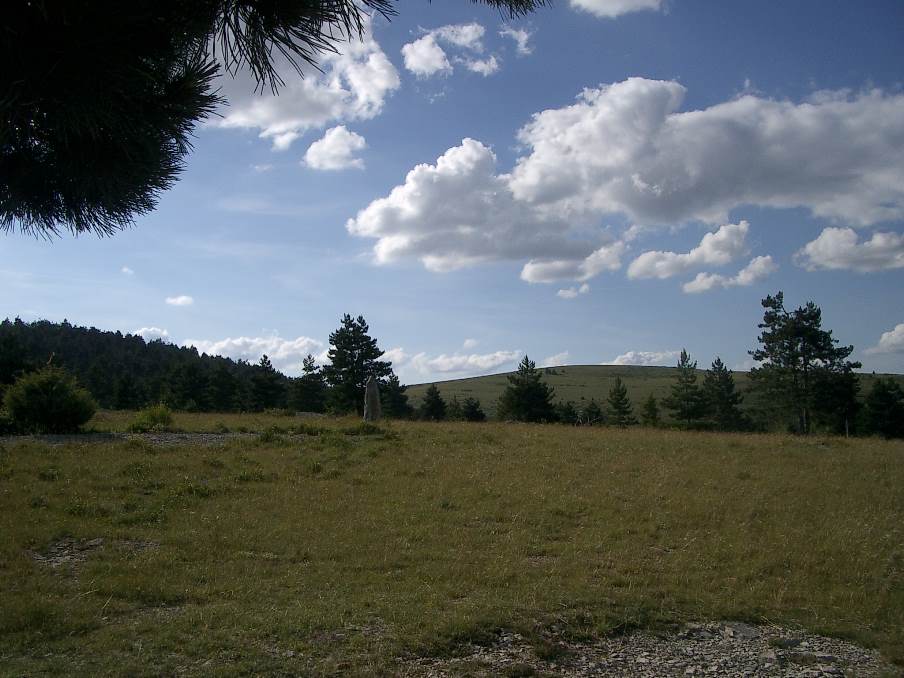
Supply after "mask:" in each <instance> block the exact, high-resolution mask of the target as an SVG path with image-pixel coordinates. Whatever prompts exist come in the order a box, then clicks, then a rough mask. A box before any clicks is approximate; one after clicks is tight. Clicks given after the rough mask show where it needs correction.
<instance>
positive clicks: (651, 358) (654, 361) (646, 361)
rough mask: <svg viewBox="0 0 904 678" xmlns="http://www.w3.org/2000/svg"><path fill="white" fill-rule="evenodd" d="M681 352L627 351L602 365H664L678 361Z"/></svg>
mask: <svg viewBox="0 0 904 678" xmlns="http://www.w3.org/2000/svg"><path fill="white" fill-rule="evenodd" d="M680 355H681V351H628V352H627V353H622V354H621V355H619V356H616V357H615V358H613V359H612V360H610V361H609V362H605V363H603V364H604V365H664V364H666V363H668V364H671V363H674V362H676V361H677V360H678V356H680Z"/></svg>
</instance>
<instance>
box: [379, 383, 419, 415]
mask: <svg viewBox="0 0 904 678" xmlns="http://www.w3.org/2000/svg"><path fill="white" fill-rule="evenodd" d="M407 390H408V387H407V386H403V385H402V384H401V383H400V382H399V378H398V377H397V376H396V375H394V374H393V375H390V377H389V379H387V380H386V384H385V386H383V388H381V389H380V404H381V405H382V406H383V416H385V417H389V418H391V419H408V418H410V417H411V415H412V414H414V408H413V407H411V405H409V404H408V395H407V394H406V393H405V391H407Z"/></svg>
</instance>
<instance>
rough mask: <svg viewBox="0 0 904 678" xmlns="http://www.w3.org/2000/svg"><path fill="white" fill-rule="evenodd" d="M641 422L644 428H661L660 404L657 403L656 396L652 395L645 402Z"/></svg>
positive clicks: (641, 412) (641, 411)
mask: <svg viewBox="0 0 904 678" xmlns="http://www.w3.org/2000/svg"><path fill="white" fill-rule="evenodd" d="M640 420H641V422H643V425H644V426H659V424H660V421H661V417H660V415H659V403H658V402H656V396H654V395H653V394H652V393H651V394H650V395H649V396H647V399H646V400H644V401H643V405H642V406H641V408H640Z"/></svg>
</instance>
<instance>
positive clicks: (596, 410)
mask: <svg viewBox="0 0 904 678" xmlns="http://www.w3.org/2000/svg"><path fill="white" fill-rule="evenodd" d="M581 419H582V420H583V422H584V423H585V424H586V425H587V426H599V425H600V424H603V423H605V419H606V415H605V414H604V413H603V408H602V407H600V406H599V403H597V402H596V400H594V399H593V398H591V399H590V402H589V403H587V404H586V405H584V410H583V412H582V413H581Z"/></svg>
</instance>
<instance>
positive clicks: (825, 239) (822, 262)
mask: <svg viewBox="0 0 904 678" xmlns="http://www.w3.org/2000/svg"><path fill="white" fill-rule="evenodd" d="M859 240H860V238H859V236H858V235H857V232H856V231H854V229H852V228H826V229H823V231H822V233H820V234H819V237H818V238H816V240H812V241H810V242H808V243H807V244H806V245H804V246H803V248H801V249H800V250H799V251H798V252H797V254H796V255H795V261H796V262H797V264H798V265H799V266H803V267H804V268H806V269H807V270H808V271H816V270H819V269H841V270H852V271H860V272H861V273H871V272H875V271H887V270H890V269H895V268H904V234H901V235H899V234H897V233H889V232H877V233H873V234H872V237H871V238H870V239H869V240H864V241H863V242H859Z"/></svg>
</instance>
